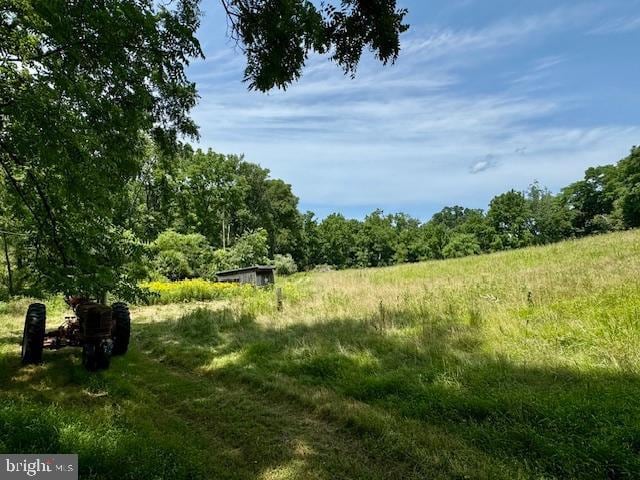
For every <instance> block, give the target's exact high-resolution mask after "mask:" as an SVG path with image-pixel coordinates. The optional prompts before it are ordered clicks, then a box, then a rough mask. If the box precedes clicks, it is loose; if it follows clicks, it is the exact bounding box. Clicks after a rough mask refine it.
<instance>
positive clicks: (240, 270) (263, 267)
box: [216, 265, 276, 275]
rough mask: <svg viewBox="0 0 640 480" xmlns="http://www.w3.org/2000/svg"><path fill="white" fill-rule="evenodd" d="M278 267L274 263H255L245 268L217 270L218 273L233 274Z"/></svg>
mask: <svg viewBox="0 0 640 480" xmlns="http://www.w3.org/2000/svg"><path fill="white" fill-rule="evenodd" d="M275 269H276V267H274V266H272V265H254V266H252V267H244V268H234V269H233V270H222V271H221V272H216V275H233V274H234V273H243V272H273V271H274V270H275Z"/></svg>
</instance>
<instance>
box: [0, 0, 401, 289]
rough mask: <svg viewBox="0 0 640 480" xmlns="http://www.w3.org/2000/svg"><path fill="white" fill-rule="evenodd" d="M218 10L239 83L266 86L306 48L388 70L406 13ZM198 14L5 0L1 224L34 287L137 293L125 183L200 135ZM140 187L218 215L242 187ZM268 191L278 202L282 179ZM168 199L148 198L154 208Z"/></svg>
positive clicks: (275, 238)
mask: <svg viewBox="0 0 640 480" xmlns="http://www.w3.org/2000/svg"><path fill="white" fill-rule="evenodd" d="M222 5H223V7H224V8H225V9H226V12H227V15H228V18H229V21H230V26H231V31H230V33H231V35H232V36H233V37H234V38H236V40H237V41H238V44H239V45H240V47H241V48H242V50H243V51H244V52H245V54H246V57H247V68H246V71H245V80H246V81H247V82H248V85H249V88H254V89H258V90H262V91H266V90H269V89H271V88H273V87H279V88H285V87H286V86H287V85H288V84H290V83H291V82H293V81H295V80H296V79H297V78H299V77H300V75H301V73H302V69H303V68H304V65H305V61H306V59H307V57H308V55H309V54H310V53H312V52H317V53H320V54H323V53H327V54H329V55H330V58H331V59H332V60H333V61H334V62H335V63H337V64H338V65H340V66H342V67H343V68H344V69H345V71H346V72H349V73H353V72H355V70H356V67H357V65H358V62H359V60H360V57H361V55H362V52H363V50H364V49H365V48H369V49H371V50H372V51H373V52H374V54H375V56H376V57H377V58H378V59H380V60H381V61H382V62H384V63H387V62H390V61H391V62H392V61H394V60H395V58H396V57H397V55H398V53H399V49H400V43H399V35H400V33H402V32H403V31H405V30H406V28H407V27H406V25H404V24H403V23H402V21H403V18H404V15H405V13H406V12H405V11H404V10H398V9H397V8H396V2H395V0H375V1H355V0H342V1H341V2H340V3H339V4H337V5H332V4H331V3H324V4H322V5H321V6H320V7H317V6H315V5H314V4H312V3H311V2H309V1H304V0H222ZM199 17H200V9H199V1H198V0H178V1H176V2H169V3H166V4H165V3H163V2H154V1H152V0H117V1H116V0H113V1H86V0H46V1H37V2H32V1H25V0H3V1H1V2H0V169H1V170H2V173H3V175H4V178H5V180H6V187H7V188H6V196H7V201H6V207H7V213H6V215H5V217H6V218H8V219H10V220H11V224H12V226H13V228H14V229H15V230H16V231H17V232H20V233H24V234H25V235H26V236H27V238H28V241H26V242H24V245H25V246H26V249H27V250H28V252H25V255H24V259H25V260H24V261H27V262H29V263H30V266H31V271H32V274H33V275H34V278H33V279H32V280H33V282H35V283H36V284H38V285H40V287H41V288H43V289H45V290H48V291H52V292H55V291H64V292H73V293H81V294H88V295H92V296H97V295H99V294H100V293H102V292H105V291H107V290H111V291H115V292H116V293H118V294H120V295H124V296H126V295H129V294H131V292H132V290H135V288H134V285H135V283H136V282H135V278H134V276H135V275H133V272H128V271H127V269H126V263H127V262H128V260H130V259H131V258H132V257H135V256H136V255H139V251H140V245H139V242H138V241H137V238H136V236H135V235H133V234H132V231H131V230H132V228H131V227H132V226H131V224H130V223H131V222H129V221H127V216H130V215H131V213H132V212H131V211H128V210H127V208H129V207H130V206H131V205H130V204H128V203H126V199H128V198H129V195H130V192H129V191H128V188H129V185H130V182H131V181H132V180H133V179H136V178H138V177H139V176H140V175H144V174H145V172H144V170H143V169H144V167H145V162H147V160H148V158H147V155H146V154H147V153H148V152H147V148H148V145H149V139H151V140H152V141H153V145H154V148H156V149H158V151H159V152H162V153H161V154H162V155H171V153H172V152H175V151H176V150H177V147H178V144H179V141H180V140H181V139H182V138H185V137H187V138H188V137H191V138H195V137H197V128H196V125H195V123H194V122H193V120H192V119H191V118H190V116H189V113H190V110H191V109H192V108H193V107H194V106H195V104H196V101H197V93H196V86H195V84H194V83H193V82H191V81H189V80H188V78H187V75H186V67H187V66H188V64H189V62H190V60H191V59H194V58H199V57H202V55H203V54H202V49H201V47H200V44H199V42H198V40H197V38H196V36H195V34H196V31H197V29H198V27H199ZM161 154H160V153H159V155H161ZM147 163H148V162H147ZM194 168H196V164H194ZM146 180H148V181H151V182H155V181H160V182H165V184H166V185H165V187H166V186H168V184H169V183H171V182H175V181H178V182H181V184H179V185H178V186H180V187H182V188H192V187H193V188H201V189H208V193H207V198H208V200H209V201H211V202H213V203H211V204H210V205H208V208H215V209H219V212H216V214H215V215H213V216H214V217H215V219H216V220H215V221H221V222H224V221H228V219H227V218H226V217H225V216H227V217H228V216H230V215H231V212H229V211H228V209H226V208H225V206H224V205H223V204H224V203H225V202H230V201H231V200H229V198H227V197H228V195H231V191H232V190H233V189H235V188H236V186H233V185H230V186H229V188H230V189H232V190H229V191H225V192H223V191H222V190H219V191H218V190H217V189H216V192H217V193H213V192H212V191H211V189H210V188H209V185H206V184H202V183H200V184H198V183H197V181H199V180H203V177H202V176H198V175H197V172H194V176H192V177H184V178H182V179H177V180H176V179H173V178H170V179H169V178H168V177H160V178H147V179H146ZM203 181H205V182H206V178H205V179H204V180H203ZM238 188H240V187H238ZM142 190H144V186H143V187H142ZM142 190H141V191H142ZM268 190H270V191H271V193H272V194H274V195H280V196H282V195H284V196H285V197H286V191H285V190H286V188H285V189H284V190H283V187H282V186H281V185H280V186H278V185H277V184H274V185H272V186H270V187H268ZM233 192H234V194H237V195H242V192H240V191H236V190H233ZM165 193H166V191H165V192H164V193H160V194H159V195H160V196H159V197H157V198H155V199H149V200H150V201H151V200H154V201H156V202H160V203H162V202H163V201H164V197H163V195H164V194H165ZM227 194H228V195H227ZM267 194H269V193H267ZM212 195H218V198H217V199H213V198H211V196H212ZM158 219H159V220H160V221H162V219H161V218H158ZM185 221H187V222H188V221H190V220H189V219H185ZM248 221H250V220H248ZM274 221H276V220H274ZM202 227H203V228H204V226H202ZM207 228H208V231H207V232H203V233H204V234H206V235H212V234H213V231H214V230H213V229H214V228H217V227H216V226H215V225H209V226H208V227H207ZM221 235H222V237H221V238H222V239H225V238H228V236H229V235H228V234H227V237H225V233H224V231H223V232H222V233H221ZM291 237H292V235H291V234H286V235H285V234H283V233H282V232H278V233H275V232H272V238H271V239H270V240H269V241H270V243H271V244H272V246H273V245H276V244H292V243H295V242H296V241H297V240H296V239H295V238H291ZM21 258H22V257H21ZM174 260H175V259H174Z"/></svg>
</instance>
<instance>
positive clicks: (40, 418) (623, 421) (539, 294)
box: [0, 232, 640, 479]
mask: <svg viewBox="0 0 640 480" xmlns="http://www.w3.org/2000/svg"><path fill="white" fill-rule="evenodd" d="M639 279H640V232H626V233H619V234H613V235H607V236H601V237H594V238H589V239H585V240H580V241H575V242H566V243H562V244H558V245H553V246H549V247H543V248H533V249H526V250H521V251H516V252H507V253H500V254H495V255H489V256H483V257H475V258H466V259H461V260H454V261H444V262H428V263H422V264H416V265H406V266H399V267H393V268H387V269H371V270H355V271H344V272H329V273H321V274H306V275H298V276H296V277H294V278H292V279H288V280H286V282H285V287H286V288H285V291H287V292H296V294H295V295H290V296H289V297H287V298H285V309H284V311H283V312H276V311H275V309H274V307H273V301H272V292H262V293H260V294H257V295H256V298H255V299H254V300H252V299H248V300H247V299H243V300H242V301H239V302H236V303H233V302H232V303H209V304H200V305H179V306H176V305H173V306H166V307H144V308H138V309H136V310H135V311H134V319H135V334H134V335H135V336H134V339H133V343H132V350H131V351H130V353H129V354H127V356H125V357H123V358H116V359H114V361H113V363H112V367H111V369H110V370H108V371H106V372H101V373H98V374H89V373H87V372H85V371H84V370H83V369H82V367H81V365H80V360H79V352H78V351H74V350H66V351H65V350H63V351H60V352H46V353H45V363H44V365H42V366H34V367H21V366H20V364H19V345H18V344H19V340H20V336H21V333H22V318H21V317H22V315H18V314H5V315H4V316H2V317H0V385H1V387H0V451H5V452H28V451H34V452H77V453H79V454H80V466H81V477H82V478H113V479H116V478H118V479H120V478H130V479H144V478H185V479H186V478H210V479H218V478H234V479H235V478H238V479H244V478H246V479H253V478H255V479H291V478H300V479H307V478H318V479H333V478H345V479H347V478H362V479H376V478H381V479H382V478H388V479H397V478H612V479H616V478H639V477H640V402H639V401H638V399H639V398H640V280H639ZM57 321H58V319H57V318H56V317H55V316H53V315H50V320H49V326H50V327H53V326H55V325H56V324H57Z"/></svg>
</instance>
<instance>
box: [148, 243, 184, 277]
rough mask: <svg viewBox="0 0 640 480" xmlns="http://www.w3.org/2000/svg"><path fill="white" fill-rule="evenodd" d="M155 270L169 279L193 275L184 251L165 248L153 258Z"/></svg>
mask: <svg viewBox="0 0 640 480" xmlns="http://www.w3.org/2000/svg"><path fill="white" fill-rule="evenodd" d="M153 266H154V268H155V269H156V271H157V272H158V273H160V274H162V275H164V276H165V277H167V278H168V279H169V280H180V279H182V278H187V277H190V276H192V275H193V271H192V270H191V268H190V266H189V261H188V260H187V257H186V255H185V254H184V253H182V252H178V251H176V250H165V251H162V252H160V253H158V255H157V256H156V258H154V260H153Z"/></svg>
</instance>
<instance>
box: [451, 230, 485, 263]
mask: <svg viewBox="0 0 640 480" xmlns="http://www.w3.org/2000/svg"><path fill="white" fill-rule="evenodd" d="M479 253H480V245H479V244H478V239H477V238H476V237H475V235H472V234H469V233H457V234H455V235H453V236H452V237H451V240H450V241H449V243H447V244H446V245H445V247H444V248H443V249H442V254H443V255H444V257H445V258H460V257H466V256H469V255H477V254H479Z"/></svg>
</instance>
